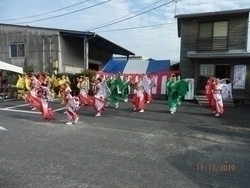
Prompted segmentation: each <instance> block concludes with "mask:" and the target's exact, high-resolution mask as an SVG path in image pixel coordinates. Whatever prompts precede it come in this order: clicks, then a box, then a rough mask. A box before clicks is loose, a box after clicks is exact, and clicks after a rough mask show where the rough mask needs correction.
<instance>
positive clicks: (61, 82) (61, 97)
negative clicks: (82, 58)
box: [59, 75, 67, 104]
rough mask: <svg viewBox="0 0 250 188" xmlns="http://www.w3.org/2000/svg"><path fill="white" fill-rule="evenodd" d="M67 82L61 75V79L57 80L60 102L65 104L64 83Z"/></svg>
mask: <svg viewBox="0 0 250 188" xmlns="http://www.w3.org/2000/svg"><path fill="white" fill-rule="evenodd" d="M66 82H67V79H66V76H65V75H62V79H60V80H59V86H60V91H59V97H60V100H61V104H65V103H66V102H65V84H66Z"/></svg>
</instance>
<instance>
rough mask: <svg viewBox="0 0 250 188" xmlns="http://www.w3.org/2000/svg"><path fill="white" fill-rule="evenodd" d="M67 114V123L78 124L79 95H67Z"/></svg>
mask: <svg viewBox="0 0 250 188" xmlns="http://www.w3.org/2000/svg"><path fill="white" fill-rule="evenodd" d="M66 101H67V103H66V110H67V111H66V114H67V116H68V120H69V121H68V122H67V123H66V124H67V125H72V124H76V123H77V122H78V120H79V116H78V114H77V110H78V109H79V105H80V101H79V98H78V97H72V95H71V94H67V95H66Z"/></svg>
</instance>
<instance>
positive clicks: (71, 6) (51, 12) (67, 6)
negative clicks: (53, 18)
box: [0, 0, 90, 22]
mask: <svg viewBox="0 0 250 188" xmlns="http://www.w3.org/2000/svg"><path fill="white" fill-rule="evenodd" d="M88 1H90V0H86V1H82V2H80V3H76V4H73V5H70V6H67V7H64V8H60V9H57V10H54V11H50V12H45V13H42V14H36V15H33V16H27V17H22V18H12V19H7V20H0V22H4V21H12V20H23V19H27V18H34V17H38V16H43V15H46V14H50V13H54V12H58V11H61V10H65V9H68V8H71V7H74V6H77V5H80V4H83V3H86V2H88Z"/></svg>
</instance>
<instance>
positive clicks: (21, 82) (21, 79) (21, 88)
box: [16, 73, 26, 99]
mask: <svg viewBox="0 0 250 188" xmlns="http://www.w3.org/2000/svg"><path fill="white" fill-rule="evenodd" d="M25 76H26V75H25V73H23V75H22V76H20V75H18V80H17V83H16V87H17V92H18V99H24V95H25Z"/></svg>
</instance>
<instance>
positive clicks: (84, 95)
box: [77, 81, 91, 106]
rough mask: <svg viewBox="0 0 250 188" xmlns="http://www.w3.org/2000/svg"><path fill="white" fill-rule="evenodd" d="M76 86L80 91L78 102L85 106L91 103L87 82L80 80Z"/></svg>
mask: <svg viewBox="0 0 250 188" xmlns="http://www.w3.org/2000/svg"><path fill="white" fill-rule="evenodd" d="M77 87H78V88H79V89H80V93H79V99H80V103H81V104H82V105H85V106H87V105H89V104H91V99H90V97H89V95H88V93H89V89H88V82H86V81H80V82H79V83H78V84H77Z"/></svg>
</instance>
